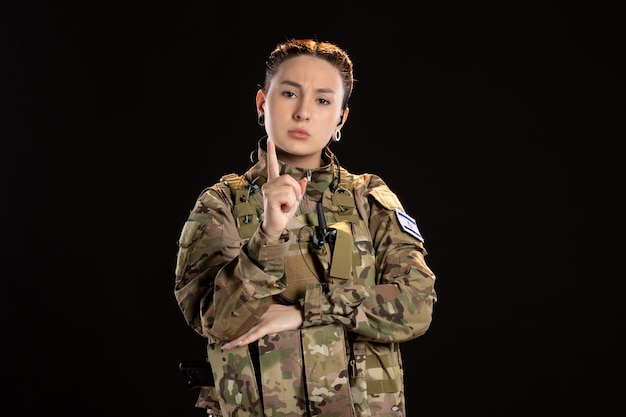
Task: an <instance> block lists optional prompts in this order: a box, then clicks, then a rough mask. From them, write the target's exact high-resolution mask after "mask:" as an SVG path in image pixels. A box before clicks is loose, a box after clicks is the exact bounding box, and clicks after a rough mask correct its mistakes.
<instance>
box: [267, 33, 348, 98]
mask: <svg viewBox="0 0 626 417" xmlns="http://www.w3.org/2000/svg"><path fill="white" fill-rule="evenodd" d="M299 55H310V56H314V57H317V58H321V59H324V60H326V61H327V62H329V63H331V64H332V65H333V66H334V67H335V68H337V69H338V70H339V73H340V74H341V78H342V79H343V88H344V96H343V103H342V108H344V109H345V108H346V107H348V99H349V98H350V95H352V87H353V84H354V76H353V73H352V60H351V59H350V57H349V56H348V53H347V52H346V51H344V50H343V49H342V48H340V47H339V46H337V45H336V44H334V43H331V42H319V41H316V40H314V39H289V40H287V41H285V42H282V43H279V44H278V45H276V48H274V50H273V51H272V52H271V53H270V56H269V58H268V59H267V61H266V62H265V85H264V86H263V87H262V88H263V90H264V91H267V88H268V86H269V84H270V81H271V80H272V77H273V76H274V74H275V73H276V71H278V67H279V66H280V64H282V63H283V62H284V61H285V60H286V59H289V58H293V57H296V56H299Z"/></svg>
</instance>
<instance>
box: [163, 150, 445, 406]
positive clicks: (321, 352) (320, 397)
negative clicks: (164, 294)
mask: <svg viewBox="0 0 626 417" xmlns="http://www.w3.org/2000/svg"><path fill="white" fill-rule="evenodd" d="M263 144H264V141H263V140H261V141H259V145H260V146H259V151H258V154H259V162H257V163H256V164H255V165H254V166H253V167H252V168H251V169H250V170H248V171H247V172H246V173H245V174H244V175H243V177H241V179H242V181H241V182H240V183H239V184H240V185H242V186H243V188H242V190H244V191H243V192H238V191H237V190H235V192H234V193H233V189H232V187H229V186H228V185H226V186H225V184H224V182H220V183H216V184H215V185H213V186H211V187H209V188H207V189H206V190H203V192H202V193H201V194H200V195H199V197H198V199H197V201H196V204H195V207H194V208H193V210H192V211H191V213H190V215H189V217H188V219H187V221H186V222H185V224H184V225H183V229H182V231H181V235H180V239H179V242H178V243H179V251H178V258H177V262H176V282H175V288H174V294H175V297H176V300H177V302H178V304H179V306H180V308H181V311H182V313H183V316H184V318H185V320H186V321H187V323H188V324H189V325H190V326H191V327H192V328H193V329H194V330H195V331H196V332H197V333H199V334H200V335H202V336H204V337H206V338H207V340H208V356H209V360H210V362H211V364H212V366H213V371H214V376H215V380H216V386H215V387H205V388H203V389H202V390H201V392H200V398H199V399H198V402H197V404H196V405H197V406H200V407H206V408H207V412H209V413H212V414H213V415H225V416H235V415H236V416H243V415H254V416H256V415H259V416H261V415H268V416H290V415H306V416H314V415H330V416H332V415H335V414H334V413H337V412H339V413H341V412H343V413H344V414H336V415H342V416H343V415H346V413H347V410H352V412H353V413H354V414H353V415H355V416H358V417H364V416H383V417H385V416H406V410H405V408H406V405H405V398H404V382H403V370H402V360H401V356H400V350H399V349H398V346H399V344H400V343H402V342H404V341H408V340H412V339H414V338H416V337H419V336H421V335H423V334H424V333H425V332H426V331H427V329H428V327H429V326H430V323H431V321H432V313H433V306H434V303H435V302H436V299H437V297H436V293H435V289H434V284H435V275H434V274H433V272H432V271H431V269H430V268H429V267H428V266H427V264H426V262H425V259H424V256H425V255H426V249H425V247H424V244H423V240H422V239H420V238H418V237H416V236H415V234H412V233H407V231H406V229H405V228H404V227H403V225H402V224H401V221H400V220H401V219H399V218H398V216H401V215H402V213H404V209H403V207H402V205H401V204H400V202H399V200H398V199H397V197H396V195H395V194H394V193H393V192H392V191H391V190H390V189H389V188H388V187H387V186H386V185H385V183H384V182H383V181H382V180H381V179H380V178H379V177H377V176H375V175H373V174H361V175H354V174H350V173H348V172H347V171H346V170H345V169H343V168H339V167H338V166H337V165H335V163H334V162H333V160H334V158H333V155H332V153H331V152H330V151H329V150H326V154H325V161H326V165H325V166H323V167H321V168H319V169H316V170H301V169H297V168H293V167H289V166H285V165H284V164H281V172H282V173H289V174H290V175H293V176H294V177H295V178H296V179H299V178H302V177H304V176H307V177H309V179H310V181H309V182H308V184H307V190H306V195H305V197H304V198H303V200H302V203H301V207H300V210H299V212H298V213H297V215H296V216H294V218H293V219H292V220H291V221H290V223H289V224H288V230H286V231H285V233H284V235H283V237H282V238H281V240H280V241H278V242H270V241H268V239H267V237H266V236H264V234H263V232H262V229H261V228H258V227H257V226H258V224H260V223H261V222H262V220H263V213H262V210H261V207H262V195H261V192H260V191H259V190H260V186H261V185H262V184H263V183H264V182H265V180H266V177H265V176H266V172H267V169H266V166H265V160H266V157H265V151H264V148H263ZM233 178H235V177H231V180H232V179H233ZM230 185H232V184H230ZM235 188H236V187H235ZM235 201H240V202H241V201H243V202H245V203H250V204H248V205H246V206H245V207H243V208H242V209H241V210H239V209H238V208H236V206H237V204H235ZM318 201H321V202H322V203H323V209H324V214H325V217H326V221H327V223H328V225H329V226H331V227H334V228H336V229H337V230H338V236H341V237H340V240H341V242H343V243H341V244H339V243H336V245H335V252H337V253H332V252H331V250H330V247H329V246H328V245H324V246H322V247H321V248H319V249H317V248H314V247H313V246H312V245H310V241H311V239H312V234H313V231H314V226H315V225H317V215H316V204H317V202H318ZM238 210H239V211H238ZM398 211H400V212H401V213H398ZM247 225H251V226H250V227H247ZM240 226H241V227H240ZM240 233H241V234H240ZM338 242H339V238H338ZM346 242H347V243H346ZM294 257H300V259H301V261H298V262H293V261H294V259H293V258H294ZM302 259H305V260H306V261H302ZM307 273H308V275H307ZM294 277H295V278H296V280H294V279H293V278H294ZM296 282H297V284H295V283H296ZM290 284H291V285H290ZM294 287H297V288H294ZM283 293H285V294H287V293H288V294H289V297H287V298H288V299H289V300H291V299H294V298H295V299H297V302H298V303H299V304H300V306H301V307H302V310H303V316H304V323H303V325H302V329H300V331H294V332H284V333H280V334H277V335H273V337H269V336H268V337H266V338H263V339H262V340H260V341H259V343H258V348H259V349H258V350H259V352H258V358H257V359H258V361H259V364H260V366H259V367H260V369H258V368H255V366H254V363H255V361H256V360H257V359H254V358H253V357H251V353H250V352H251V350H250V349H247V348H236V349H233V350H227V351H224V352H222V351H221V349H220V346H221V343H222V341H228V340H232V339H233V338H235V337H237V336H238V335H240V334H241V333H243V332H245V330H247V329H248V328H249V327H251V326H252V325H253V324H254V323H255V322H256V321H257V320H258V318H259V317H261V316H262V315H263V313H264V312H265V311H266V310H267V308H268V307H269V306H270V305H271V304H272V303H275V302H285V300H284V299H281V298H280V295H281V294H283ZM296 336H297V337H296ZM327 352H332V354H330V355H326V353H327ZM255 355H257V353H256V352H253V353H252V356H255ZM259 371H260V374H259ZM299 372H300V374H299ZM257 378H258V379H257ZM257 380H258V381H262V384H261V385H262V386H261V387H260V388H261V389H259V386H258V384H257ZM216 402H217V404H216ZM209 406H210V407H212V408H211V409H209V408H208V407H209ZM218 408H219V409H220V410H217V409H218ZM303 410H305V411H306V413H303ZM217 412H220V413H222V414H216V413H217ZM246 413H248V414H246ZM292 413H294V414H292Z"/></svg>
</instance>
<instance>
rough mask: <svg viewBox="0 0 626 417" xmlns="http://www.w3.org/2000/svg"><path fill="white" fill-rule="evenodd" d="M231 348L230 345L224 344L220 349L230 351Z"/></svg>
mask: <svg viewBox="0 0 626 417" xmlns="http://www.w3.org/2000/svg"><path fill="white" fill-rule="evenodd" d="M229 347H230V343H224V344H223V345H222V347H221V348H220V349H222V350H224V349H228V348H229Z"/></svg>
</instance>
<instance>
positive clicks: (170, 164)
mask: <svg viewBox="0 0 626 417" xmlns="http://www.w3.org/2000/svg"><path fill="white" fill-rule="evenodd" d="M50 3H52V2H50ZM275 3H277V2H266V3H262V4H258V5H256V6H245V7H244V6H235V7H231V6H229V5H225V6H220V7H218V6H217V5H216V4H214V3H210V2H205V1H194V2H182V3H181V2H178V3H177V2H169V3H167V4H156V3H154V2H146V3H143V2H142V3H137V2H126V3H121V2H120V4H117V3H111V2H56V3H55V4H41V5H32V3H30V5H29V4H23V3H19V2H12V1H9V2H5V3H3V6H1V7H0V62H1V65H0V77H1V78H0V89H1V90H0V98H1V100H0V106H1V107H0V173H1V177H0V187H1V189H0V192H1V194H0V209H1V211H0V215H1V219H2V230H1V231H0V235H1V239H2V255H1V256H2V259H1V265H2V272H1V276H2V303H1V306H2V310H1V313H2V314H1V315H0V324H1V326H2V327H1V328H0V331H1V333H0V349H1V353H2V363H1V364H0V375H1V379H2V389H1V390H0V399H1V402H0V403H1V404H2V407H3V408H6V409H8V408H9V407H13V409H14V410H16V411H14V412H13V414H12V415H13V416H51V415H53V414H55V415H56V414H57V413H61V414H62V415H66V416H92V417H93V416H109V415H112V414H114V413H115V414H116V415H177V416H200V415H204V413H203V412H202V411H201V410H199V409H195V408H194V407H193V403H194V401H195V398H196V392H195V391H188V390H187V389H186V387H185V386H184V384H183V382H182V378H181V376H180V374H179V372H178V369H177V365H178V363H179V361H181V360H184V359H195V358H201V357H202V356H203V354H204V340H203V339H202V338H201V337H200V336H198V335H196V334H195V333H194V332H193V331H192V330H191V329H190V328H188V327H187V326H186V324H185V322H184V320H183V317H182V314H181V313H180V311H179V310H178V307H177V305H176V301H175V299H174V296H173V285H174V276H173V270H174V266H175V256H176V250H177V247H176V240H177V238H178V233H179V231H180V229H181V227H182V224H183V222H184V221H185V219H186V216H187V214H188V212H189V210H190V209H191V208H192V206H193V203H194V200H195V197H196V196H197V194H198V193H199V192H200V191H201V190H202V189H203V188H204V187H205V186H207V185H209V184H212V183H213V182H214V181H216V180H217V179H218V178H219V176H220V175H222V174H225V173H228V172H232V171H238V172H242V171H243V170H244V169H245V168H247V167H248V165H249V161H248V154H249V153H250V152H251V151H252V150H253V149H254V147H255V144H256V141H257V139H259V138H260V136H261V135H262V133H263V132H262V130H261V128H260V127H259V126H258V125H257V124H256V112H255V108H254V97H255V93H256V90H257V86H258V84H259V83H261V82H262V81H263V69H264V67H263V64H264V59H265V57H266V56H267V54H268V53H269V51H270V50H271V48H272V47H273V46H274V45H275V44H276V43H277V42H279V41H282V40H284V39H286V38H287V37H301V36H307V37H308V36H316V37H318V38H319V39H320V40H331V41H334V42H337V43H339V44H340V45H341V46H344V47H345V48H346V49H347V50H348V51H349V52H350V53H351V55H352V57H353V60H354V63H355V71H356V74H355V75H356V78H357V79H358V82H357V84H356V87H355V92H354V95H353V97H352V100H351V102H350V107H351V112H350V117H349V121H348V123H347V125H346V126H345V128H344V129H343V139H342V141H341V142H340V143H338V144H335V145H333V146H334V151H335V152H336V153H337V155H338V156H339V159H340V161H341V163H342V165H344V166H345V167H346V168H348V169H349V170H351V171H353V172H373V173H377V174H379V175H381V176H382V177H383V178H384V179H385V180H386V181H387V182H388V184H389V185H390V186H391V188H392V189H393V190H394V191H396V192H397V193H398V194H399V196H400V198H401V200H402V202H403V203H404V205H405V207H406V209H407V211H408V212H409V213H410V214H411V215H413V216H414V217H416V218H417V221H418V224H419V226H420V229H421V231H422V232H423V234H424V235H425V238H426V245H427V248H428V250H429V257H428V260H429V263H430V265H431V266H432V268H433V269H434V271H435V272H436V274H437V276H438V281H437V285H438V287H437V289H438V292H439V302H438V304H437V305H436V311H435V318H434V322H433V325H432V327H431V329H430V330H429V332H428V333H427V334H426V335H425V336H423V337H421V338H419V339H416V340H414V341H412V342H408V343H406V344H405V345H404V348H403V349H404V358H405V367H406V380H407V401H408V410H409V415H421V416H425V417H426V416H449V415H453V414H455V415H456V414H458V413H459V412H463V413H466V414H467V413H469V414H472V415H474V414H476V415H482V416H513V415H520V416H521V415H524V416H526V415H554V414H555V413H557V412H568V411H576V410H578V411H581V410H585V411H591V410H595V411H599V410H603V409H606V410H608V408H609V407H612V406H613V405H615V404H617V399H618V393H619V394H620V395H621V392H620V390H618V387H619V385H621V386H623V384H622V383H621V382H619V381H618V382H617V383H614V382H609V380H610V379H609V377H608V375H607V374H606V373H605V371H604V370H605V369H614V368H615V367H616V366H618V365H619V364H621V357H620V356H621V355H620V354H621V352H622V350H621V349H620V347H623V344H622V345H620V343H621V342H619V341H618V334H619V330H620V329H619V326H621V320H622V317H623V312H624V311H623V307H622V304H621V298H622V297H621V295H620V292H619V291H618V288H619V287H618V284H619V283H620V282H621V281H622V278H623V275H624V274H623V271H622V269H621V268H618V262H617V261H618V260H622V259H623V256H624V244H623V240H622V235H623V232H624V227H623V221H622V215H623V212H624V203H623V201H622V199H623V197H624V167H623V162H622V157H621V155H622V154H623V152H622V151H618V147H617V145H618V144H619V143H620V142H622V141H623V138H624V131H623V128H622V126H621V125H622V123H621V121H623V117H624V100H623V97H624V76H623V74H624V68H623V66H622V65H620V64H619V58H620V55H623V53H622V52H621V51H622V50H623V45H624V41H625V37H624V29H623V21H624V17H626V16H624V7H623V6H611V7H609V6H600V5H597V2H587V3H571V2H558V3H560V4H559V5H557V2H541V3H539V4H537V5H529V4H528V3H524V4H522V5H519V6H513V5H508V6H502V5H499V3H495V2H494V3H495V4H483V5H475V4H473V3H472V2H468V3H465V4H464V3H459V4H449V3H439V2H429V3H437V4H438V5H430V6H423V5H420V4H419V3H417V4H411V6H410V7H408V6H399V5H396V4H394V2H391V3H389V2H385V3H384V4H375V5H372V6H365V5H364V4H363V3H361V2H343V3H333V4H331V5H328V6H322V5H314V4H313V5H308V6H307V7H306V8H304V7H302V8H300V9H294V8H293V7H294V6H293V5H282V6H281V5H277V4H275ZM398 3H399V4H405V3H401V2H398ZM223 7H226V8H231V9H232V11H224V9H223ZM620 266H621V265H620Z"/></svg>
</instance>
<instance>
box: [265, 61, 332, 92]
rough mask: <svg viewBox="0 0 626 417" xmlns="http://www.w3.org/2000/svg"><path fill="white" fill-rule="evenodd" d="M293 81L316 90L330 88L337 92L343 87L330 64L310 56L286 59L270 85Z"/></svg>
mask: <svg viewBox="0 0 626 417" xmlns="http://www.w3.org/2000/svg"><path fill="white" fill-rule="evenodd" d="M285 80H289V81H294V82H297V83H299V84H302V85H309V84H311V85H312V86H313V87H316V88H322V87H323V88H331V89H333V90H335V91H337V92H339V91H340V89H341V88H342V87H343V83H342V79H341V74H340V73H339V70H338V69H337V68H336V67H335V66H334V65H332V64H331V63H330V62H328V61H326V60H324V59H322V58H317V57H314V56H310V55H300V56H297V57H293V58H288V59H286V60H285V61H284V62H283V63H282V64H280V67H279V68H278V71H276V74H274V77H273V79H272V84H277V83H280V82H281V81H285Z"/></svg>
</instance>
